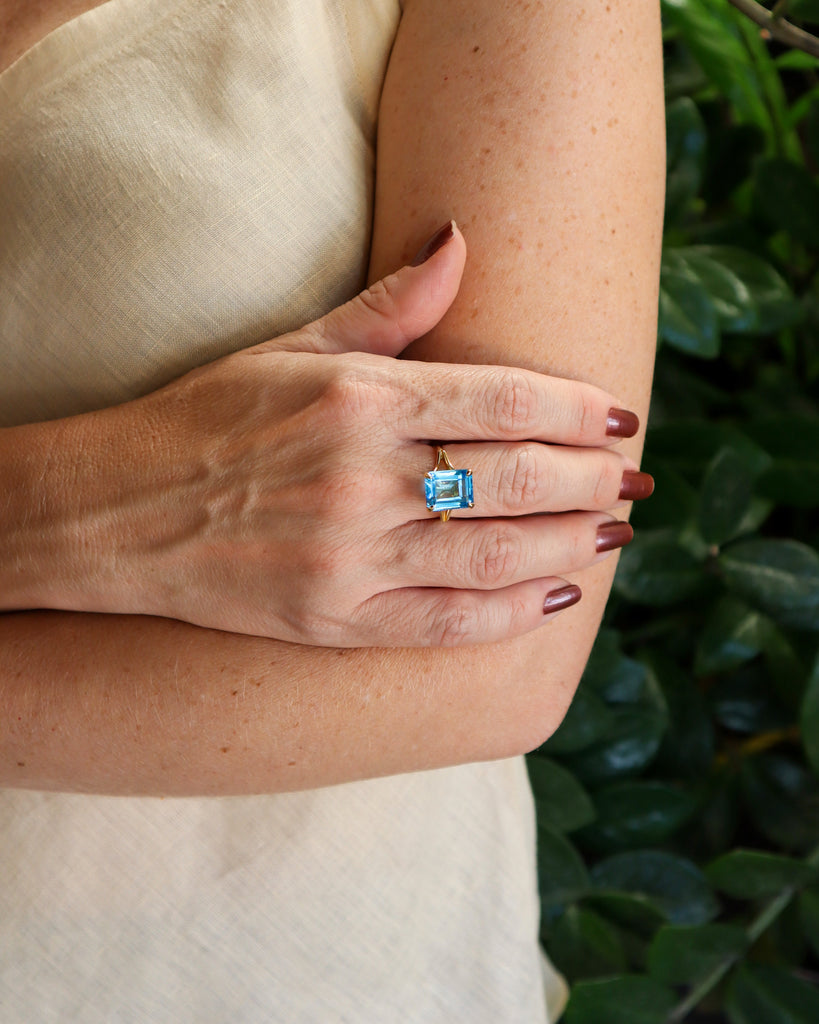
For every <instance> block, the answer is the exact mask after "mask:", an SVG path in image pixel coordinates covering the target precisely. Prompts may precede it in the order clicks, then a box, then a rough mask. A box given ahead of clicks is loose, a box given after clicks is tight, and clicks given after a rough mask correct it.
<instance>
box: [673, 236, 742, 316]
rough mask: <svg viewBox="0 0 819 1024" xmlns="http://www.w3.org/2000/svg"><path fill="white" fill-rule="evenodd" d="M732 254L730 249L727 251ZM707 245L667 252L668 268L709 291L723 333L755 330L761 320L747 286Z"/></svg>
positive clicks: (713, 249) (715, 250)
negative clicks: (673, 269)
mask: <svg viewBox="0 0 819 1024" xmlns="http://www.w3.org/2000/svg"><path fill="white" fill-rule="evenodd" d="M728 251H730V250H728ZM716 252H717V249H716V248H715V247H712V248H711V249H709V248H708V247H707V246H684V247H680V248H675V249H670V250H667V252H666V253H665V260H666V265H667V266H668V267H669V268H675V269H676V270H678V271H679V272H681V273H683V274H685V275H686V276H688V277H689V278H691V279H692V280H697V281H699V282H700V284H701V285H702V286H703V288H705V290H706V291H707V292H708V295H709V296H710V298H711V301H712V302H713V304H714V309H715V310H716V312H717V316H718V317H719V321H720V326H721V327H722V329H723V330H731V331H749V330H753V329H754V328H755V327H756V325H757V321H758V316H757V310H756V303H755V302H754V299H753V297H752V295H751V292H750V291H749V289H748V287H747V286H746V285H745V283H744V282H743V281H742V280H741V279H740V278H739V277H738V276H737V275H736V274H735V273H733V271H731V270H730V269H729V268H728V267H726V266H724V265H723V264H722V263H721V262H720V261H719V260H718V259H716V258H715V257H714V255H713V253H716Z"/></svg>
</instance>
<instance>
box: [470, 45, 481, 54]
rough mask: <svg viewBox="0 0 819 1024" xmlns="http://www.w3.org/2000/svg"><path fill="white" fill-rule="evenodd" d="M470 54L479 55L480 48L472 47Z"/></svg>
mask: <svg viewBox="0 0 819 1024" xmlns="http://www.w3.org/2000/svg"><path fill="white" fill-rule="evenodd" d="M472 52H473V53H480V52H481V48H480V46H473V47H472Z"/></svg>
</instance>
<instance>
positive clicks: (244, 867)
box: [0, 0, 565, 1024]
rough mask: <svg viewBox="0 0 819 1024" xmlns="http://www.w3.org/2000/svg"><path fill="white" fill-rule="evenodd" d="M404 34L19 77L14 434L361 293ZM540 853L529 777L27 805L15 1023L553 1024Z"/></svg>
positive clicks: (334, 24) (391, 7) (0, 993)
mask: <svg viewBox="0 0 819 1024" xmlns="http://www.w3.org/2000/svg"><path fill="white" fill-rule="evenodd" d="M400 13H401V12H400V7H399V4H398V0H349V2H343V0H267V2H265V0H231V2H225V0H108V2H107V3H104V4H103V5H102V6H100V7H98V8H96V9H94V10H92V11H89V12H87V13H85V14H83V15H81V16H80V17H78V18H75V19H74V20H73V21H70V22H69V23H67V24H66V25H64V26H62V27H61V28H59V29H57V30H56V31H55V32H52V33H51V34H50V35H48V36H47V37H46V38H45V39H44V40H43V41H42V42H40V43H39V44H38V45H37V46H35V47H34V48H33V49H31V50H29V51H28V52H27V53H26V54H24V55H23V56H22V57H21V58H20V59H19V60H18V61H17V62H16V63H15V64H13V65H12V66H11V67H10V68H8V69H7V70H6V71H5V72H4V73H3V74H2V75H0V424H2V425H12V424H17V423H24V422H33V421H39V420H44V419H51V418H55V417H59V416H65V415H71V414H74V413H78V412H82V411H86V410H90V409H95V408H101V407H103V406H107V405H110V404H112V403H116V402H122V401H126V400H128V399H131V398H133V397H136V396H138V395H141V394H144V393H146V392H148V391H150V390H152V389H155V388H157V387H158V386H160V385H162V384H164V383H166V382H167V381H169V380H172V379H173V378H175V377H177V376H179V375H180V374H182V373H184V372H185V371H187V370H189V369H191V368H193V367H194V366H198V365H201V364H203V363H205V362H208V361H210V360H212V359H215V358H217V357H218V356H221V355H223V354H226V353H228V352H231V351H235V350H236V349H238V348H241V347H243V346H247V345H252V344H256V343H258V342H261V341H264V340H265V339H267V338H269V337H272V336H274V335H277V334H281V333H283V332H286V331H289V330H292V329H294V328H297V327H299V326H301V325H302V324H304V323H306V322H308V321H310V320H312V319H314V318H315V317H317V316H319V315H321V314H323V313H325V312H327V311H328V310H330V309H332V308H333V307H334V306H336V305H338V304H339V303H340V302H342V301H344V300H346V299H347V298H349V297H350V296H352V295H353V294H355V292H356V291H357V290H358V289H359V288H360V287H362V285H363V283H364V277H365V272H366V265H367V256H368V247H369V231H370V223H371V214H372V199H373V181H374V138H375V127H376V113H377V106H378V99H379V94H380V90H381V86H382V82H383V77H384V73H385V69H386V64H387V60H388V56H389V51H390V46H391V44H392V40H393V38H394V35H395V32H396V28H397V25H398V22H399V18H400ZM78 454H79V453H78ZM133 654H134V658H138V657H139V652H138V651H137V650H135V651H134V652H133ZM534 849H535V840H534V818H533V808H532V799H531V793H530V791H529V787H528V781H527V778H526V771H525V766H524V764H523V762H522V760H520V759H514V760H511V761H504V762H496V763H491V764H479V765H468V766H464V767H459V768H453V769H446V770H441V771H434V772H422V773H417V774H412V775H405V776H399V777H394V778H387V779H379V780H374V781H370V782H363V783H353V784H348V785H344V786H337V787H334V788H331V789H325V790H316V791H312V792H307V793H290V794H283V795H271V796H254V797H241V798H236V797H230V798H227V797H225V798H206V799H199V798H189V799H165V800H162V799H151V798H124V797H102V796H86V795H76V794H60V793H40V792H29V791H19V790H5V791H2V792H0V1019H1V1020H2V1021H3V1024H57V1022H59V1024H63V1022H65V1021H68V1020H72V1021H78V1022H81V1024H112V1022H116V1024H148V1022H150V1024H186V1022H191V1024H194V1022H195V1024H221V1022H228V1021H229V1022H231V1024H237V1022H238V1024H242V1022H246V1024H255V1022H259V1024H261V1022H264V1024H271V1022H273V1024H275V1022H282V1024H285V1022H286V1024H336V1022H339V1024H341V1022H345V1024H347V1022H349V1024H358V1022H366V1024H376V1022H378V1024H390V1022H401V1024H437V1022H441V1024H444V1022H446V1024H451V1022H452V1021H453V1020H464V1021H469V1022H470V1024H483V1022H485V1024H501V1022H503V1024H517V1022H519V1024H538V1022H547V1021H549V1020H552V1019H554V1016H555V1014H556V1012H557V1008H559V1007H560V1006H561V1005H562V1003H563V1001H564V998H565V990H564V986H563V985H562V981H561V979H560V978H559V976H558V975H556V974H555V972H554V971H553V970H552V969H551V968H550V967H549V966H548V965H545V966H544V962H543V961H542V958H541V955H540V953H539V950H538V946H537V929H538V902H537V886H536V870H535V861H534ZM549 1002H551V1004H552V1008H551V1009H549V1008H547V1003H549Z"/></svg>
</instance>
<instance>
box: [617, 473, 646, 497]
mask: <svg viewBox="0 0 819 1024" xmlns="http://www.w3.org/2000/svg"><path fill="white" fill-rule="evenodd" d="M653 493H654V477H653V476H649V475H648V473H638V472H637V471H636V470H632V469H627V470H626V471H625V473H623V482H622V483H621V484H620V498H621V499H622V500H624V501H641V500H642V499H643V498H648V497H650V496H651V495H652V494H653Z"/></svg>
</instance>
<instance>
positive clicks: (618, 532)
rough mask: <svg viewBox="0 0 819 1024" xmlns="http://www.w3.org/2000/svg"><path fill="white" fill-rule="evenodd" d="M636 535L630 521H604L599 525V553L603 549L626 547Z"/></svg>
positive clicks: (611, 549)
mask: <svg viewBox="0 0 819 1024" xmlns="http://www.w3.org/2000/svg"><path fill="white" fill-rule="evenodd" d="M633 536H634V530H632V528H631V527H630V526H629V524H628V523H621V522H619V521H618V522H615V523H603V525H602V526H598V527H597V537H596V539H595V546H596V548H597V553H598V555H599V554H601V552H603V551H614V550H616V549H617V548H624V547H625V546H626V544H628V543H629V542H630V541H631V539H632V537H633Z"/></svg>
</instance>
